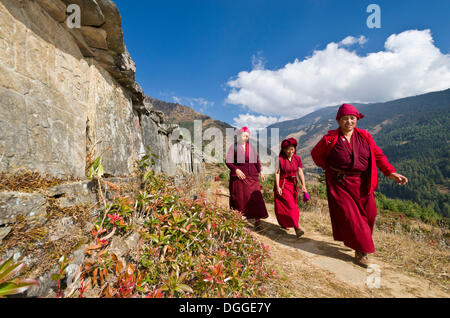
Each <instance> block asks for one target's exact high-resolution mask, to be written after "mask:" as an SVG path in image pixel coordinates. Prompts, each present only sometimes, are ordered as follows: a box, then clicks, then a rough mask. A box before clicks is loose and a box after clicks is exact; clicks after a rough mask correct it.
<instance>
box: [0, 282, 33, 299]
mask: <svg viewBox="0 0 450 318" xmlns="http://www.w3.org/2000/svg"><path fill="white" fill-rule="evenodd" d="M33 285H39V283H38V282H37V281H36V280H34V279H24V280H17V281H16V282H15V283H14V282H9V283H5V284H0V297H1V296H6V295H15V294H20V293H23V292H24V291H26V290H27V289H28V288H30V287H31V286H33Z"/></svg>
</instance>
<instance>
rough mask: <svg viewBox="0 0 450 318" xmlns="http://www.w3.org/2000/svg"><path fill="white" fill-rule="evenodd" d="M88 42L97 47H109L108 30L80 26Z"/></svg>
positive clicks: (105, 48)
mask: <svg viewBox="0 0 450 318" xmlns="http://www.w3.org/2000/svg"><path fill="white" fill-rule="evenodd" d="M80 30H81V33H82V34H83V37H84V39H85V40H86V43H87V44H88V45H89V46H90V47H93V48H96V49H104V50H107V49H108V43H106V37H107V34H106V31H105V30H103V29H101V28H96V27H91V26H82V27H81V28H80Z"/></svg>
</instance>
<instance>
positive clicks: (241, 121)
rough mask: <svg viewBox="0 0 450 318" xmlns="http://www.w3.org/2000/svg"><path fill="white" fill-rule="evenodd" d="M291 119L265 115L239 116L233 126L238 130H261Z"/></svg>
mask: <svg viewBox="0 0 450 318" xmlns="http://www.w3.org/2000/svg"><path fill="white" fill-rule="evenodd" d="M288 119H291V118H289V117H281V118H280V117H274V116H264V115H258V116H256V115H251V114H248V113H247V114H239V117H235V118H233V120H234V124H233V126H234V127H236V128H241V127H244V126H246V127H248V128H249V129H250V130H260V129H263V128H266V127H267V126H270V125H272V124H275V123H277V122H279V121H284V120H288Z"/></svg>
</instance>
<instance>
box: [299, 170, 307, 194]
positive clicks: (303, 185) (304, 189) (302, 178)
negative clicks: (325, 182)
mask: <svg viewBox="0 0 450 318" xmlns="http://www.w3.org/2000/svg"><path fill="white" fill-rule="evenodd" d="M297 173H298V177H299V178H300V182H301V183H302V192H308V191H307V190H306V182H305V175H304V174H303V169H302V168H298V172H297Z"/></svg>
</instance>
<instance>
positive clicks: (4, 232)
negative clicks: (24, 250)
mask: <svg viewBox="0 0 450 318" xmlns="http://www.w3.org/2000/svg"><path fill="white" fill-rule="evenodd" d="M11 230H12V227H11V226H7V227H1V228H0V244H1V243H2V240H3V239H4V238H5V237H6V236H8V234H9V233H10V232H11Z"/></svg>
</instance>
